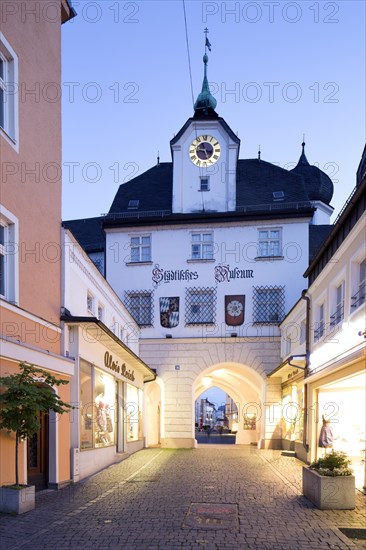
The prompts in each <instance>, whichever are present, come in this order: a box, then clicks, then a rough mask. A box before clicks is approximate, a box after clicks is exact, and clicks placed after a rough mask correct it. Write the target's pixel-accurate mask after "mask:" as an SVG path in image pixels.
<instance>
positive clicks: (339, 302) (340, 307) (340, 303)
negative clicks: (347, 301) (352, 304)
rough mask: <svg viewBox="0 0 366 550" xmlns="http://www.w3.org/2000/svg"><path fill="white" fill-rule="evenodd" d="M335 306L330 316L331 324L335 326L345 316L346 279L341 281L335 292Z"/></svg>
mask: <svg viewBox="0 0 366 550" xmlns="http://www.w3.org/2000/svg"><path fill="white" fill-rule="evenodd" d="M334 303H335V307H334V310H333V313H332V314H331V316H330V326H331V328H332V327H335V326H336V325H338V324H339V323H340V322H341V321H343V318H344V281H342V282H341V284H340V285H339V286H337V288H336V289H335V292H334Z"/></svg>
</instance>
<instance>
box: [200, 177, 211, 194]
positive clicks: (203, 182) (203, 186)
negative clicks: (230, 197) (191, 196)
mask: <svg viewBox="0 0 366 550" xmlns="http://www.w3.org/2000/svg"><path fill="white" fill-rule="evenodd" d="M209 190H210V178H209V177H208V176H205V177H201V178H200V191H209Z"/></svg>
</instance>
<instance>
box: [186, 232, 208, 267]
mask: <svg viewBox="0 0 366 550" xmlns="http://www.w3.org/2000/svg"><path fill="white" fill-rule="evenodd" d="M191 244H192V247H191V250H192V256H191V259H192V260H213V233H212V232H210V233H209V232H207V233H192V243H191Z"/></svg>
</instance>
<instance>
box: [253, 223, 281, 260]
mask: <svg viewBox="0 0 366 550" xmlns="http://www.w3.org/2000/svg"><path fill="white" fill-rule="evenodd" d="M281 233H282V231H281V229H259V230H258V257H259V258H268V257H276V256H277V257H278V256H281V255H282V247H281V240H282V238H281V237H282V235H281Z"/></svg>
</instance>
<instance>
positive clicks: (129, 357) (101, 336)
mask: <svg viewBox="0 0 366 550" xmlns="http://www.w3.org/2000/svg"><path fill="white" fill-rule="evenodd" d="M61 321H64V323H67V324H68V325H81V324H83V325H86V327H87V328H86V330H87V333H88V335H89V336H90V338H93V339H95V341H98V342H100V343H101V344H103V345H104V346H105V347H106V348H107V349H108V350H110V351H111V352H114V353H115V354H118V356H119V357H120V358H121V359H122V360H123V361H125V362H126V363H127V364H128V365H129V366H130V367H131V368H133V369H135V370H136V372H139V373H140V374H142V376H143V380H144V382H152V381H153V380H155V379H156V371H155V370H153V369H151V368H150V367H149V366H148V365H147V364H146V363H145V362H144V361H143V360H142V359H140V357H138V356H137V355H136V354H135V353H134V352H133V351H132V350H131V349H130V348H129V347H128V346H126V344H124V343H123V342H122V340H120V339H119V338H118V336H116V335H115V334H114V332H112V331H111V330H110V329H109V328H108V327H107V326H106V325H105V324H104V323H103V322H102V321H100V320H99V319H97V318H96V317H76V316H74V315H70V314H68V313H65V314H64V315H61Z"/></svg>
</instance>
